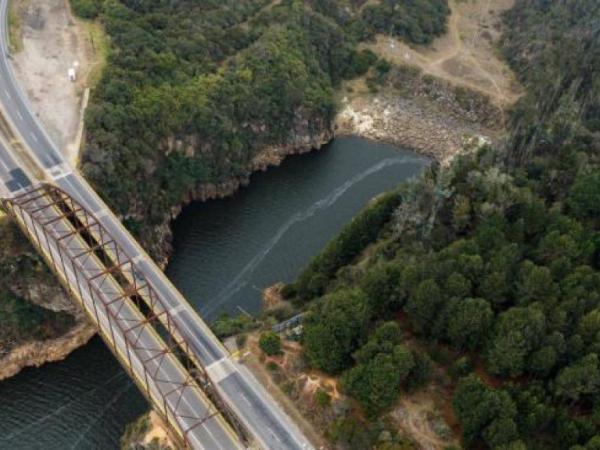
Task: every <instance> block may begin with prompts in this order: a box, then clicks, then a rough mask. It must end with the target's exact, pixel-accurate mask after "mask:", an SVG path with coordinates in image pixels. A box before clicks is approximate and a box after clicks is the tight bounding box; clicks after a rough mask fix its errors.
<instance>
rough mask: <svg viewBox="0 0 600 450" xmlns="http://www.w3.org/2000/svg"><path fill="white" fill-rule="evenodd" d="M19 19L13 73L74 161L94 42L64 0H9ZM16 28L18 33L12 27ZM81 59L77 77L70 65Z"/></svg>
mask: <svg viewBox="0 0 600 450" xmlns="http://www.w3.org/2000/svg"><path fill="white" fill-rule="evenodd" d="M13 1H14V4H13V5H12V8H14V9H13V14H14V15H15V16H16V18H17V20H18V21H19V27H18V30H19V31H18V34H20V36H16V37H17V38H20V40H21V42H20V43H19V45H13V47H15V48H18V49H19V51H18V53H16V54H15V55H14V57H13V64H14V68H15V72H16V76H17V78H18V79H19V81H20V82H21V86H22V87H23V89H24V90H25V92H26V93H27V96H28V98H29V100H30V102H31V103H32V107H33V110H34V111H35V113H36V114H37V115H38V117H39V118H40V119H41V121H42V123H43V124H44V126H45V128H46V131H47V132H48V134H49V135H50V137H51V138H52V140H53V141H54V142H55V143H56V144H57V146H58V147H59V148H60V149H61V150H62V152H63V154H64V155H65V156H66V158H67V159H68V160H70V161H71V162H72V163H74V164H75V163H76V160H77V155H78V150H79V141H80V137H81V131H82V123H81V121H82V111H83V107H84V104H85V101H84V100H85V98H86V97H87V95H85V93H86V89H85V82H86V80H85V78H86V76H85V74H86V72H88V71H89V70H88V68H89V67H91V66H92V64H93V62H94V56H95V51H94V46H93V44H92V42H91V41H90V35H89V34H88V32H87V31H86V29H85V27H84V26H83V25H82V24H81V23H79V22H77V21H75V20H74V19H73V17H72V16H71V12H70V9H69V4H68V0H13ZM15 34H16V33H15ZM74 63H78V64H79V68H78V79H77V82H75V83H73V82H71V81H69V79H68V70H69V68H70V67H72V66H73V65H74Z"/></svg>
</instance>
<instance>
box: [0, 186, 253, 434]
mask: <svg viewBox="0 0 600 450" xmlns="http://www.w3.org/2000/svg"><path fill="white" fill-rule="evenodd" d="M1 205H2V207H3V209H4V210H5V211H6V212H8V213H9V214H10V215H12V216H13V217H14V218H15V219H16V221H17V223H18V224H19V226H20V227H21V228H22V229H23V231H24V232H25V234H26V235H27V236H28V237H29V239H30V240H31V241H32V243H33V244H34V246H36V247H37V248H38V249H39V250H40V251H41V253H42V255H43V256H44V258H45V259H46V261H47V263H48V264H49V266H50V267H51V268H52V270H53V271H54V272H55V273H56V274H57V275H58V277H59V279H60V280H61V282H62V284H63V285H64V287H65V288H66V290H67V291H68V292H69V293H70V294H71V295H72V296H73V297H74V298H75V299H76V300H77V301H78V302H79V303H80V304H81V306H82V307H83V308H84V310H85V311H86V312H87V313H88V315H89V316H90V317H91V318H92V320H93V321H94V322H95V323H96V325H97V326H98V329H99V330H100V332H101V335H102V337H103V338H104V340H105V341H106V342H107V344H108V345H109V348H111V350H112V352H113V353H114V354H115V355H116V356H117V358H118V359H119V360H120V361H121V362H122V364H123V365H124V366H125V368H126V370H127V371H128V372H129V374H130V375H131V377H132V378H133V379H134V381H135V382H136V383H137V384H138V386H139V387H140V389H141V390H142V392H143V393H144V394H145V396H146V397H147V398H148V400H149V401H150V402H151V403H152V405H153V406H154V408H155V409H156V410H157V412H159V414H160V415H161V416H162V417H163V419H164V420H165V422H166V423H167V424H169V426H170V427H171V428H173V429H174V430H173V431H175V432H176V434H177V435H178V436H179V438H181V439H182V440H183V441H184V443H185V444H186V446H191V445H190V439H189V437H190V433H193V431H194V429H195V428H197V427H199V426H200V425H202V424H203V423H205V422H206V421H207V420H209V419H211V418H213V417H215V416H219V417H217V418H218V419H219V420H222V418H221V417H220V412H219V410H218V409H217V408H215V406H214V405H213V403H216V404H217V405H218V406H219V408H221V410H223V409H225V411H226V412H227V413H230V411H229V410H228V409H227V406H226V404H225V403H224V402H223V401H222V399H221V398H220V396H219V394H218V393H217V392H216V391H215V390H214V389H211V385H212V383H211V381H210V378H209V376H208V373H207V371H206V370H205V368H204V367H203V366H202V365H201V363H200V362H199V361H198V360H197V358H194V357H192V356H191V355H193V353H192V352H190V349H189V346H188V344H187V342H186V341H185V340H184V339H183V336H184V335H183V334H182V333H181V332H180V330H179V329H178V326H177V323H176V322H175V321H174V320H173V318H172V317H171V314H170V312H169V308H168V305H166V304H165V302H164V301H163V300H162V298H161V296H160V295H159V294H158V293H157V291H156V289H154V288H153V286H152V284H151V283H150V282H149V281H148V280H145V279H143V278H141V276H140V271H138V270H137V269H136V265H135V263H134V262H133V261H132V260H131V259H130V258H129V257H128V256H127V255H126V253H125V252H124V251H123V250H122V249H121V247H120V246H119V245H118V244H117V243H116V241H115V240H114V239H113V238H112V237H111V235H110V233H109V232H108V231H107V230H106V229H105V228H104V226H103V225H102V224H101V223H100V221H99V220H97V219H96V217H95V216H94V215H93V214H92V213H90V212H89V211H87V209H86V208H84V207H83V206H82V205H80V204H79V203H78V202H77V201H75V200H74V199H73V198H72V197H71V196H69V195H68V194H67V193H65V192H64V191H62V190H61V189H59V188H57V187H55V186H53V185H48V184H43V185H39V186H37V187H35V188H32V189H30V190H29V191H27V192H26V193H24V194H21V195H19V196H17V197H15V198H10V199H2V200H1ZM99 310H100V311H99ZM132 311H133V312H134V313H132ZM157 343H158V344H159V345H158V347H157V345H156V344H157ZM123 344H124V346H125V349H122V348H121V346H122V345H123ZM165 368H168V369H171V370H176V371H179V372H180V373H182V374H184V376H183V377H180V379H177V380H173V379H169V378H164V375H165V373H166V372H165V371H164V370H166V369H165ZM159 386H162V388H159ZM165 386H169V387H170V389H167V388H165ZM190 391H194V393H195V394H196V395H197V396H199V397H200V398H203V399H205V403H206V404H207V405H209V407H208V408H207V409H205V410H203V411H201V413H200V414H198V413H197V412H196V411H193V410H190V408H189V405H187V406H186V405H184V403H185V402H184V397H185V396H186V394H188V393H189V392H190ZM208 398H210V400H209V399H208ZM230 419H231V417H230ZM230 422H231V420H230ZM233 422H234V423H233V425H234V427H235V428H236V429H237V431H238V433H240V432H241V433H244V431H245V430H243V429H242V430H240V427H241V425H240V424H239V423H236V422H237V421H235V418H234V420H233Z"/></svg>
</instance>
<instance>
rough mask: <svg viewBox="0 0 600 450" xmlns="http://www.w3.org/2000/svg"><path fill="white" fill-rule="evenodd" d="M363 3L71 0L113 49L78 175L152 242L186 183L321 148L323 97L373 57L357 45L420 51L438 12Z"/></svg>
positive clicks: (224, 177)
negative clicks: (306, 141) (283, 153)
mask: <svg viewBox="0 0 600 450" xmlns="http://www.w3.org/2000/svg"><path fill="white" fill-rule="evenodd" d="M362 3H364V2H343V1H331V0H315V1H313V2H302V1H291V0H288V1H283V2H279V3H275V4H273V3H272V2H270V1H268V0H248V1H244V2H239V1H234V0H230V1H214V0H201V1H197V0H196V1H191V0H183V1H178V2H171V1H155V2H137V1H129V0H123V1H115V0H105V1H97V0H93V1H91V0H72V4H73V7H74V10H75V12H76V13H78V14H79V15H81V16H83V17H87V18H97V19H98V20H100V21H101V22H102V23H103V24H104V26H105V29H106V32H107V33H108V35H109V37H110V39H111V43H112V46H111V50H110V54H109V60H108V67H107V69H106V70H105V72H104V73H103V76H102V79H101V81H100V83H99V85H98V86H97V87H96V88H95V90H94V92H93V94H92V99H91V104H90V107H89V108H88V111H87V115H86V134H87V139H86V143H85V149H84V153H83V157H82V169H83V171H84V173H85V175H86V177H87V178H88V180H90V181H91V182H92V184H93V185H94V186H95V187H96V188H97V189H98V191H99V192H100V193H101V194H102V195H103V197H104V198H105V199H106V200H107V202H108V203H109V204H110V205H111V206H112V207H114V208H115V210H116V211H117V212H119V213H120V214H122V215H123V216H124V217H126V218H127V224H128V225H129V226H130V228H131V229H132V230H133V231H135V232H137V233H138V234H139V235H141V236H143V240H144V241H145V242H152V239H153V238H152V232H151V230H152V226H155V225H157V224H161V223H163V222H164V220H165V217H168V215H169V211H170V209H171V208H172V207H173V206H176V205H178V204H179V203H181V202H182V201H183V200H184V199H186V198H188V197H189V193H190V192H191V191H193V190H194V189H195V188H196V187H197V186H198V185H202V184H204V183H217V184H218V183H222V182H226V181H228V180H231V179H232V178H236V177H240V176H242V177H243V176H245V175H247V173H248V171H249V169H250V166H251V161H252V159H253V158H254V157H255V156H256V155H257V154H258V153H259V152H260V151H261V150H264V149H265V148H267V147H269V146H281V145H288V144H289V145H294V143H295V142H296V141H297V139H296V138H297V137H298V136H300V137H302V136H309V137H313V138H315V139H318V136H320V135H322V134H325V135H327V136H329V135H330V132H331V121H332V119H333V117H334V114H335V104H334V101H333V92H334V89H335V88H336V87H337V86H338V85H339V83H340V81H341V80H343V79H347V78H352V77H355V76H357V75H361V74H363V73H365V72H366V71H367V70H368V68H369V66H370V65H371V64H372V63H373V62H374V61H375V60H376V59H377V58H376V57H375V55H373V54H372V53H371V52H369V51H360V52H359V51H357V49H356V47H357V43H358V42H359V41H361V40H364V39H368V38H370V37H372V36H373V34H374V33H376V32H379V31H386V32H391V33H394V34H395V35H398V36H402V37H404V38H406V39H407V40H409V41H412V42H428V41H429V40H431V38H432V37H433V36H435V35H438V34H440V33H441V32H443V31H444V27H445V20H446V16H447V15H448V12H449V11H448V8H447V5H446V1H445V0H419V1H412V2H408V3H405V2H399V1H396V0H394V1H390V0H388V1H385V2H382V3H381V5H376V6H364V5H362ZM390 11H393V14H390ZM432 19H434V20H432ZM388 28H389V30H388ZM390 30H391V31H390Z"/></svg>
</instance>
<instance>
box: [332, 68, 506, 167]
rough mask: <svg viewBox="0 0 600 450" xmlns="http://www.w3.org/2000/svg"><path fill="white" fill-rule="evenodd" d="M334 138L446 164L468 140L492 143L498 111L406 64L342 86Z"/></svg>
mask: <svg viewBox="0 0 600 450" xmlns="http://www.w3.org/2000/svg"><path fill="white" fill-rule="evenodd" d="M340 97H341V99H340V103H341V105H340V112H339V114H338V115H337V118H336V121H335V133H336V135H338V136H340V135H358V136H361V137H364V138H368V139H374V140H377V141H383V142H387V143H389V144H392V145H397V146H400V147H404V148H409V149H411V150H414V151H415V152H417V153H421V154H424V155H427V156H430V157H432V158H434V159H436V160H438V161H439V162H440V163H442V164H445V163H448V162H449V161H450V160H451V159H452V158H453V157H454V156H455V155H456V154H458V153H459V152H460V151H461V150H463V148H464V147H465V144H467V143H468V142H469V141H471V140H472V139H473V138H479V139H484V140H486V141H490V142H491V141H498V140H500V139H501V138H502V135H503V129H504V117H503V111H502V109H501V108H500V107H499V106H496V105H494V104H493V103H492V102H491V101H490V100H489V99H488V98H487V97H485V96H484V95H483V94H481V93H479V92H476V91H473V90H469V89H468V88H464V87H461V88H457V87H455V86H453V85H451V84H449V83H447V82H445V81H442V80H440V79H437V78H435V77H432V76H430V75H424V74H423V73H422V72H421V71H420V70H419V69H417V68H416V67H412V66H391V67H390V68H389V69H388V70H387V71H386V72H385V73H383V74H381V73H379V74H373V75H371V77H369V78H367V79H362V80H356V81H353V82H350V83H347V84H346V85H345V86H344V89H343V90H342V93H341V94H340Z"/></svg>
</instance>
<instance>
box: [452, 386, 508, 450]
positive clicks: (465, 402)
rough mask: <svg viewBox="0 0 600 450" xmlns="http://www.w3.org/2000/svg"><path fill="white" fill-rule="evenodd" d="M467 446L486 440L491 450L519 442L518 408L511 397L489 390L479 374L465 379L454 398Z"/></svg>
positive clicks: (502, 392) (498, 391)
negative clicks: (479, 440)
mask: <svg viewBox="0 0 600 450" xmlns="http://www.w3.org/2000/svg"><path fill="white" fill-rule="evenodd" d="M452 404H453V406H454V410H455V411H456V414H457V417H458V419H459V421H460V424H461V426H462V427H463V433H464V436H465V440H466V442H467V444H469V445H471V444H473V443H474V442H475V441H476V440H478V439H484V440H485V441H486V442H487V444H488V445H489V446H490V447H491V448H497V447H499V446H502V445H508V444H510V443H511V442H514V441H516V440H518V439H519V433H518V428H517V426H516V423H515V421H514V419H515V417H516V414H517V409H516V405H515V403H514V402H513V400H512V399H511V397H510V395H509V394H508V393H506V392H504V391H501V390H493V389H490V388H488V387H486V386H485V385H484V384H483V383H482V382H481V380H480V379H479V378H478V377H477V376H476V375H469V376H468V377H465V378H462V379H461V380H460V381H459V383H458V386H457V387H456V390H455V392H454V396H453V399H452Z"/></svg>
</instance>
